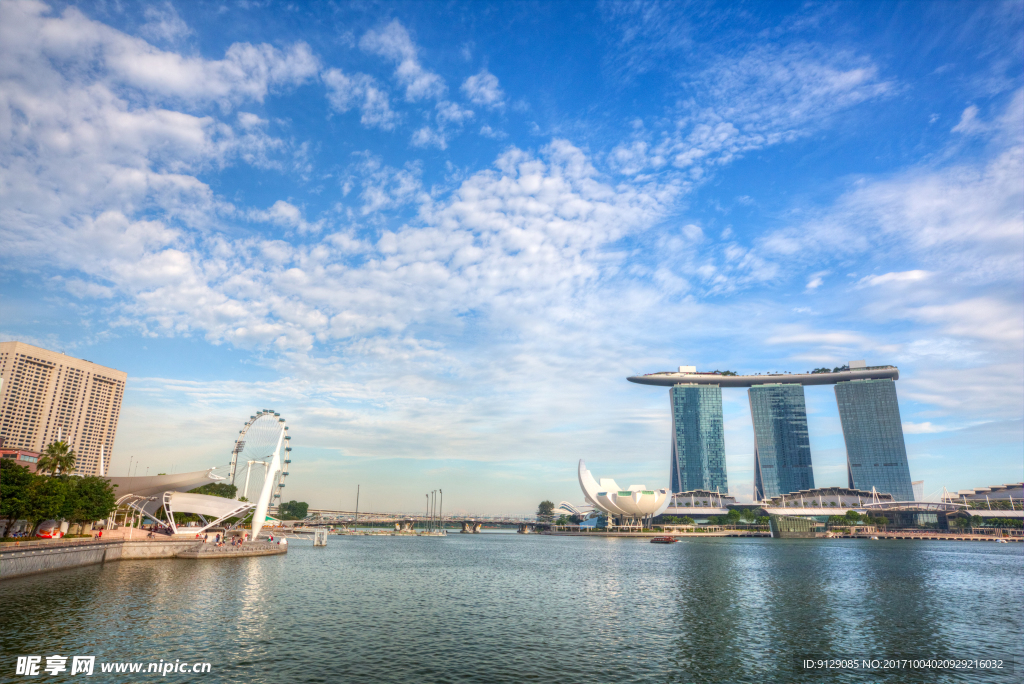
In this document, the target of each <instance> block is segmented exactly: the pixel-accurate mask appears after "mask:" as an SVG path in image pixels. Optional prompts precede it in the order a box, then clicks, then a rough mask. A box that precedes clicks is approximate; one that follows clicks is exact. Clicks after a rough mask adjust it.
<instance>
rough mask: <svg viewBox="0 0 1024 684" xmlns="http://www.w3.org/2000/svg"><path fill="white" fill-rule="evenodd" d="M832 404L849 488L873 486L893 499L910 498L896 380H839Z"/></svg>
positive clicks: (907, 467) (907, 466)
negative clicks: (835, 406)
mask: <svg viewBox="0 0 1024 684" xmlns="http://www.w3.org/2000/svg"><path fill="white" fill-rule="evenodd" d="M836 403H837V404H838V405H839V419H840V421H841V422H842V424H843V439H844V440H846V464H847V475H848V477H849V481H850V487H851V488H856V489H865V490H868V491H870V490H871V488H872V487H874V488H875V489H876V490H877V491H879V492H887V493H889V494H892V497H893V499H894V500H896V501H913V500H914V489H913V485H912V484H911V482H910V466H909V465H908V464H907V447H906V444H905V443H904V442H903V425H902V424H901V423H900V407H899V404H898V403H897V401H896V383H895V382H893V381H892V380H888V379H885V380H851V381H848V382H840V383H837V384H836Z"/></svg>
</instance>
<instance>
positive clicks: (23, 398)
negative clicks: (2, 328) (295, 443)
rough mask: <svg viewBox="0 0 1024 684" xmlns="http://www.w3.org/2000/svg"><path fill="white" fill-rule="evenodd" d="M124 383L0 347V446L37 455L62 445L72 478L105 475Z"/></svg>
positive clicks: (122, 378) (8, 345)
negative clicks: (70, 458) (71, 462)
mask: <svg viewBox="0 0 1024 684" xmlns="http://www.w3.org/2000/svg"><path fill="white" fill-rule="evenodd" d="M127 379H128V374H127V373H125V372H123V371H119V370H114V369H113V368H107V367H106V366H101V365H99V364H96V363H92V362H91V361H85V360H82V359H76V358H73V357H70V356H66V355H65V354H61V353H60V352H53V351H49V350H46V349H40V348H39V347H34V346H32V345H30V344H25V343H23V342H0V442H2V444H0V446H2V447H3V448H4V449H15V450H24V451H33V452H37V453H38V452H40V451H42V450H43V449H45V448H46V445H48V444H50V443H51V442H54V441H57V440H58V439H63V440H64V441H66V442H68V443H69V444H70V445H71V446H72V448H73V449H74V450H75V453H76V454H77V456H78V461H77V464H76V466H75V468H76V471H77V472H79V473H81V474H83V475H98V474H100V473H101V472H102V473H109V472H110V458H111V455H112V454H113V451H114V436H115V435H116V433H117V419H118V417H119V416H120V413H121V399H122V397H123V396H124V386H125V382H126V381H127ZM101 454H102V457H103V461H104V463H103V466H102V469H101V468H100V456H101Z"/></svg>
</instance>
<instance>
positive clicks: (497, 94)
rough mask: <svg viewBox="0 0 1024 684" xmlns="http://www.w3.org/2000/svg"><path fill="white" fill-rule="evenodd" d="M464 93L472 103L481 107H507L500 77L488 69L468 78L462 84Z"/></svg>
mask: <svg viewBox="0 0 1024 684" xmlns="http://www.w3.org/2000/svg"><path fill="white" fill-rule="evenodd" d="M462 92H464V93H465V94H466V97H468V98H469V101H470V102H472V103H473V104H477V105H480V106H481V107H487V108H489V109H501V108H503V107H504V106H505V92H504V91H503V90H502V89H501V86H500V85H498V77H497V76H495V75H494V74H492V73H491V72H489V71H487V69H481V70H480V73H478V74H474V75H473V76H470V77H469V78H467V79H466V80H465V81H464V82H463V83H462Z"/></svg>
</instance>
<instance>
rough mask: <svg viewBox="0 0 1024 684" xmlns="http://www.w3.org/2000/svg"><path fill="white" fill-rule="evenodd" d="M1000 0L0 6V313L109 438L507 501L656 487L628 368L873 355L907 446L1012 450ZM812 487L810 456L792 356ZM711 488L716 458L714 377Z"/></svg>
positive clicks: (742, 477) (746, 459)
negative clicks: (80, 388)
mask: <svg viewBox="0 0 1024 684" xmlns="http://www.w3.org/2000/svg"><path fill="white" fill-rule="evenodd" d="M1022 24H1024V9H1022V6H1021V5H1020V3H996V2H982V3H975V2H970V3H956V2H946V3H906V4H893V3H883V2H878V3H830V4H814V3H750V4H741V3H722V4H683V3H667V4H654V3H625V4H618V3H593V4H586V3H568V2H564V3H550V4H543V3H542V4H531V3H493V4H488V3H479V2H476V3H462V4H459V3H454V4H446V5H441V4H440V3H380V4H375V3H352V4H342V3H320V4H316V5H312V4H307V3H295V4H293V5H284V4H282V3H256V2H237V3H232V2H226V3H178V4H172V3H164V4H159V3H131V2H117V3H114V2H109V3H108V2H96V3H86V4H82V5H74V4H63V3H53V4H44V3H38V2H5V3H3V4H2V5H0V102H2V105H0V136H2V144H0V244H2V245H3V249H2V253H3V259H2V260H0V339H19V340H23V341H26V342H31V343H35V344H39V345H41V346H44V347H48V348H54V349H57V348H59V349H63V350H65V351H67V352H68V353H69V354H74V355H77V356H80V357H83V358H87V359H91V360H93V361H96V362H99V363H104V364H106V365H110V366H113V367H116V368H119V369H122V370H125V371H127V372H128V374H129V387H128V391H127V393H126V395H125V404H124V408H123V412H122V418H121V423H120V427H119V431H118V437H117V445H116V452H115V455H114V465H113V471H114V472H115V473H117V472H118V469H119V468H127V464H128V459H129V457H130V456H134V457H135V458H136V459H139V460H140V462H141V463H143V464H145V465H146V467H151V468H152V469H153V472H157V471H170V470H175V471H179V472H180V471H183V470H187V469H193V468H200V467H203V466H205V465H210V464H219V463H222V462H226V461H227V458H228V454H229V452H230V449H231V445H232V442H233V439H234V435H235V434H236V433H237V430H238V429H239V428H240V427H241V424H242V423H243V422H244V420H245V419H246V418H247V417H248V416H249V415H250V414H251V413H252V411H253V410H254V409H259V408H274V409H276V410H278V411H280V412H281V413H282V415H284V416H286V417H287V418H288V420H289V424H290V425H291V430H292V434H293V435H294V440H293V445H294V447H295V451H294V456H295V462H294V464H293V465H294V468H293V471H292V472H293V475H292V476H291V478H290V480H289V491H290V496H294V497H296V498H299V499H301V500H306V501H308V502H310V503H312V504H314V505H318V506H324V507H334V506H351V505H353V504H354V498H355V497H354V493H355V488H356V485H357V484H360V485H362V499H361V507H363V508H364V509H365V508H368V507H372V508H376V509H390V510H410V511H411V510H418V509H419V507H420V502H421V501H422V500H423V493H424V492H426V491H429V490H431V489H434V488H437V487H442V488H444V490H445V493H446V497H445V501H446V508H448V507H449V506H451V509H452V510H461V511H465V512H478V513H501V512H527V511H530V510H533V509H535V507H536V503H537V502H538V501H540V500H541V499H544V498H549V499H553V500H555V501H559V500H562V499H568V500H571V501H578V500H580V499H581V498H582V497H581V494H580V492H579V488H578V485H577V483H576V481H575V479H576V478H575V472H576V470H575V464H576V461H577V460H578V459H580V458H583V459H585V460H586V461H587V464H588V466H589V467H590V468H591V470H592V471H594V472H595V473H596V474H598V475H599V476H604V477H609V476H612V477H615V478H617V479H618V481H619V482H620V484H632V483H642V484H646V485H647V486H650V487H662V486H667V485H668V458H669V415H668V397H667V391H666V390H664V389H662V388H652V387H642V386H637V385H632V384H630V383H627V382H626V381H625V377H626V376H627V375H631V374H635V373H641V372H652V371H658V370H667V369H671V368H673V367H675V366H678V365H681V364H687V365H689V364H693V365H696V366H697V367H698V368H699V369H701V370H714V369H716V368H718V369H732V370H736V371H740V372H766V371H776V370H778V371H794V372H796V371H806V370H809V369H811V368H814V367H817V366H821V365H827V366H835V365H839V364H842V363H845V362H847V361H849V360H851V359H867V360H868V362H869V363H872V364H883V363H892V364H896V365H898V366H899V367H900V370H901V379H900V381H899V383H898V393H899V396H900V409H901V413H902V419H903V421H904V429H905V431H906V434H907V445H908V450H909V453H910V465H911V474H912V476H913V478H914V479H923V480H925V489H926V491H928V492H933V491H935V490H937V489H940V488H941V487H942V486H946V487H948V488H950V489H957V488H964V487H976V486H985V485H990V484H998V483H1003V482H1010V481H1019V480H1020V478H1021V475H1022V458H1021V454H1022V446H1024V434H1022V418H1021V417H1022V409H1024V406H1022V403H1024V401H1022V400H1024V397H1022V391H1021V388H1022V387H1024V344H1022V343H1024V304H1022V302H1024V296H1022V295H1024V293H1022V289H1024V183H1022V178H1024V168H1022V167H1024V161H1022V160H1024V141H1022V138H1024V90H1022V86H1024V83H1022V80H1024V79H1022V73H1024V70H1022V44H1024V43H1022V41H1021V35H1022V28H1024V27H1022ZM807 401H808V410H809V413H810V430H811V445H812V453H813V459H814V464H815V479H816V482H817V484H819V485H830V484H845V452H844V448H843V440H842V433H841V429H840V426H839V421H838V416H837V413H836V408H835V398H834V394H833V393H832V391H831V389H830V388H808V390H807ZM724 403H725V413H726V415H725V418H726V450H727V459H728V468H729V482H730V489H731V491H732V492H733V493H734V494H737V495H738V496H739V497H740V498H741V499H742V498H746V499H749V498H750V496H751V490H752V479H753V477H752V466H753V443H752V440H753V435H752V428H751V425H750V414H749V407H748V404H747V398H746V395H745V393H744V392H743V391H742V390H736V391H725V392H724Z"/></svg>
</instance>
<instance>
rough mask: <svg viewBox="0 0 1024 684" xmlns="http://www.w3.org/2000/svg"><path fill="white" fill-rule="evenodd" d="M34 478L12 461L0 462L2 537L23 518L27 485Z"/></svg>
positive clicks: (26, 500) (26, 498) (4, 460)
mask: <svg viewBox="0 0 1024 684" xmlns="http://www.w3.org/2000/svg"><path fill="white" fill-rule="evenodd" d="M36 477H37V476H36V475H33V474H32V473H31V472H29V469H28V468H25V467H24V466H20V465H18V464H17V463H15V462H14V461H10V460H8V459H6V458H5V459H2V460H0V518H3V519H4V520H5V521H6V524H5V525H4V534H3V536H4V537H6V536H7V533H8V532H10V531H11V525H13V524H14V523H15V522H17V521H18V520H21V519H22V518H23V517H25V510H26V508H27V507H28V489H29V485H31V484H32V480H34V479H35V478H36Z"/></svg>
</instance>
